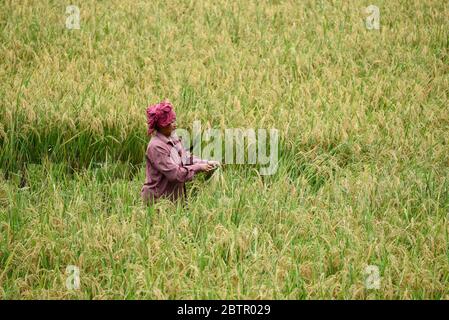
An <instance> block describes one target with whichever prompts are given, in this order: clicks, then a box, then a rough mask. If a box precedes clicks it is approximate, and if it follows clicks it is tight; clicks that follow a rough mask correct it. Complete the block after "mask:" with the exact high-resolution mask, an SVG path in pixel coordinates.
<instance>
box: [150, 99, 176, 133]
mask: <svg viewBox="0 0 449 320" xmlns="http://www.w3.org/2000/svg"><path fill="white" fill-rule="evenodd" d="M175 119H176V113H175V111H174V110H173V105H172V104H171V103H170V102H168V101H164V102H160V103H158V104H155V105H153V106H149V107H148V108H147V123H148V135H151V134H152V133H153V131H154V130H155V129H156V127H158V128H161V127H166V126H168V125H169V124H170V123H172V121H173V120H175Z"/></svg>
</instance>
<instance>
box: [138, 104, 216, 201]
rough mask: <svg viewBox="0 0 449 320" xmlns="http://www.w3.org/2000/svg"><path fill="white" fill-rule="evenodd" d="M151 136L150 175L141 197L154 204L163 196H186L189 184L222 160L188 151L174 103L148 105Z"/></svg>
mask: <svg viewBox="0 0 449 320" xmlns="http://www.w3.org/2000/svg"><path fill="white" fill-rule="evenodd" d="M146 114H147V123H148V135H149V136H151V135H153V133H154V135H153V137H152V138H151V140H150V142H149V143H148V147H147V150H146V157H145V158H146V178H145V183H144V185H143V187H142V191H141V196H142V199H143V201H144V202H145V203H147V204H150V203H154V202H155V201H157V200H158V199H159V198H168V199H170V200H173V201H174V200H177V199H183V198H185V196H186V187H185V183H186V182H187V181H190V180H192V179H193V177H194V176H195V175H196V174H197V173H199V172H208V171H211V170H213V169H214V168H216V167H218V166H219V165H220V163H219V162H218V161H208V160H202V159H200V158H197V157H195V156H193V155H191V154H188V153H187V152H186V151H185V150H184V147H183V145H182V142H181V140H180V139H179V138H178V137H177V136H176V134H175V133H174V131H175V130H176V114H175V112H174V110H173V106H172V104H171V103H170V102H168V101H164V102H161V103H158V104H156V105H153V106H150V107H148V108H147V111H146Z"/></svg>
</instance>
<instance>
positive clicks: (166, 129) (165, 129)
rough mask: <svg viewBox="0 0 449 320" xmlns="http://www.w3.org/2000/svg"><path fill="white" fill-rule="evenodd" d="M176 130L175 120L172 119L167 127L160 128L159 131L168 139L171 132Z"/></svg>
mask: <svg viewBox="0 0 449 320" xmlns="http://www.w3.org/2000/svg"><path fill="white" fill-rule="evenodd" d="M175 130H176V119H174V120H173V121H172V122H171V123H170V124H169V125H168V126H166V127H163V128H160V129H159V131H160V132H161V133H162V134H163V135H164V136H167V137H170V136H171V134H172V133H173V131H175Z"/></svg>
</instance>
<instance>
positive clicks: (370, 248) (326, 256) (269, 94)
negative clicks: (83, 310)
mask: <svg viewBox="0 0 449 320" xmlns="http://www.w3.org/2000/svg"><path fill="white" fill-rule="evenodd" d="M72 4H74V5H76V6H78V7H79V10H80V29H79V30H77V29H72V30H70V29H67V28H66V19H67V14H65V12H66V11H65V10H66V6H67V5H68V4H67V3H62V2H59V1H20V2H18V1H9V0H4V1H1V9H0V45H1V46H0V83H1V85H0V171H1V174H0V298H3V299H9V298H23V299H30V298H66V299H70V298H81V299H106V298H115V299H119V298H126V299H136V298H149V299H166V298H170V299H172V298H178V299H184V298H193V299H203V298H214V299H215V298H217V299H230V298H232V299H260V298H265V299H274V298H276V299H313V298H317V299H322V298H337V299H343V298H344V299H408V298H415V299H418V298H424V299H448V298H449V242H448V240H449V239H448V238H449V234H448V232H449V229H448V226H449V224H448V222H449V221H448V220H449V170H448V169H449V145H448V137H449V134H448V132H449V113H448V96H449V72H448V71H449V43H448V41H449V40H448V39H449V20H448V19H449V4H448V2H447V1H444V0H419V1H418V0H413V1H384V0H376V1H374V0H373V1H312V0H307V1H281V0H278V1H238V2H233V3H230V2H228V1H221V0H219V1H209V0H206V1H189V0H185V1H128V0H125V1H124V0H121V1H115V0H114V1H79V2H77V3H72ZM369 5H375V6H377V7H378V8H379V10H380V29H379V30H376V29H373V30H369V29H367V27H366V23H365V20H366V17H367V16H368V14H367V13H366V12H365V11H364V10H365V8H366V7H367V6H369ZM163 98H169V99H170V101H171V102H172V103H173V104H174V106H175V108H176V112H177V119H178V127H183V128H189V127H190V126H191V124H192V122H193V121H195V120H198V121H201V123H202V124H203V125H204V126H205V127H208V128H218V129H220V130H224V129H226V128H255V129H257V128H266V129H269V128H277V129H278V130H279V134H280V140H279V167H278V170H277V171H276V173H275V174H273V175H270V176H260V175H259V174H258V171H257V167H255V166H252V165H229V166H226V167H225V168H224V170H223V171H222V173H221V175H217V176H216V177H214V178H213V179H210V180H207V179H206V178H205V177H204V176H200V177H199V178H198V179H196V180H195V181H194V182H192V183H190V184H189V185H188V192H189V202H188V205H187V206H180V205H176V204H172V203H170V202H165V201H163V202H161V203H159V204H158V205H157V206H156V207H154V208H146V207H145V206H144V205H143V204H142V203H141V199H140V188H141V185H142V183H143V181H144V174H145V172H144V153H145V148H146V144H147V143H148V137H147V136H146V119H145V108H146V107H147V105H149V104H153V103H156V102H159V101H160V100H162V99H163ZM68 266H75V267H76V268H78V270H79V280H80V281H79V288H73V287H70V286H68V285H67V284H68V279H69V280H70V276H71V274H70V273H67V272H66V270H67V267H68ZM368 266H373V267H374V270H377V271H378V279H377V280H378V282H377V284H378V286H374V287H373V286H370V285H369V282H370V281H371V280H373V279H372V277H373V276H377V275H375V274H367V273H366V271H367V270H373V269H372V268H371V269H369V268H368V269H367V267H368Z"/></svg>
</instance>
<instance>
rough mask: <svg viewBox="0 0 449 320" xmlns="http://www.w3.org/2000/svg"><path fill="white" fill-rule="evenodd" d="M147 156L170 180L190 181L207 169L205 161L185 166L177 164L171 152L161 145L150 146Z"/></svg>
mask: <svg viewBox="0 0 449 320" xmlns="http://www.w3.org/2000/svg"><path fill="white" fill-rule="evenodd" d="M147 156H148V158H149V159H150V161H151V163H153V165H154V167H155V168H156V170H158V171H159V172H161V173H162V174H163V175H164V176H165V177H166V178H167V179H168V180H169V181H178V182H186V181H190V180H192V178H193V176H194V175H195V174H196V173H197V172H199V171H203V170H204V169H205V168H204V163H196V164H193V165H190V166H185V167H184V166H182V165H179V164H176V163H175V162H173V160H172V159H171V157H170V152H169V151H168V150H166V149H164V148H163V147H162V146H159V145H152V146H150V147H149V148H148V155H147Z"/></svg>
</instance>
